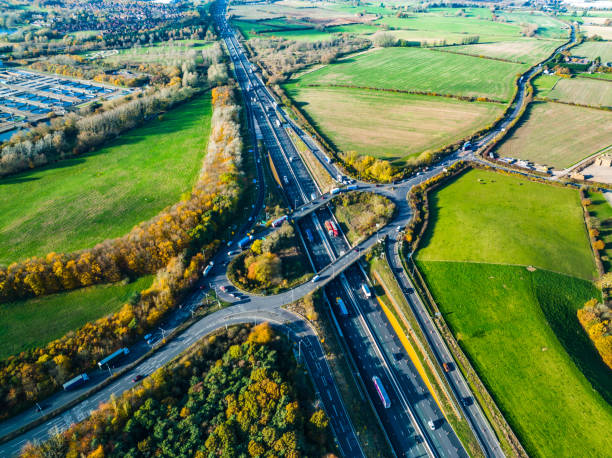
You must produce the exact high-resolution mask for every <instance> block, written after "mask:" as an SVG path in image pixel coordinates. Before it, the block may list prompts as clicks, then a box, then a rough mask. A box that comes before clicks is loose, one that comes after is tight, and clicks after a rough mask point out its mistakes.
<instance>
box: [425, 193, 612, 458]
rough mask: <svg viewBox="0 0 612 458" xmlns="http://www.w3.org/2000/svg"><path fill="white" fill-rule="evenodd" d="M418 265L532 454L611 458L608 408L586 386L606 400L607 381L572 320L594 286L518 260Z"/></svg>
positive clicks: (606, 374) (611, 411) (594, 294)
mask: <svg viewBox="0 0 612 458" xmlns="http://www.w3.org/2000/svg"><path fill="white" fill-rule="evenodd" d="M457 202H459V200H457ZM499 229H500V231H503V230H505V228H501V227H500V228H499ZM461 233H462V234H466V235H467V236H468V237H469V236H470V235H469V233H468V232H464V231H461ZM525 240H528V237H527V236H525ZM418 264H419V267H420V268H421V269H422V271H423V273H424V274H425V277H426V279H427V282H428V285H429V286H430V288H431V291H432V293H433V295H434V297H435V298H436V301H437V302H438V304H439V306H440V309H441V311H442V313H443V315H444V317H445V319H446V320H447V323H448V324H449V326H450V328H451V330H452V331H453V333H454V335H455V336H456V337H457V339H458V340H459V342H460V344H461V347H462V348H463V350H464V351H465V352H466V353H467V355H468V357H469V358H470V360H471V361H472V364H473V365H474V367H475V369H476V370H477V372H478V374H479V375H480V377H481V378H482V380H483V381H484V383H485V384H486V386H487V388H488V389H489V392H490V393H491V395H492V396H493V397H494V399H495V401H496V403H497V405H498V407H499V408H500V409H501V411H502V413H503V414H504V416H505V418H506V420H507V421H508V422H509V423H510V426H511V427H512V429H513V430H514V432H515V433H516V434H517V435H518V437H519V440H520V441H521V443H522V444H523V446H524V447H525V448H526V449H527V452H528V453H529V455H530V456H542V457H555V458H556V457H562V456H563V457H574V456H581V457H587V456H589V457H604V456H607V453H608V452H609V440H608V439H609V431H610V426H611V425H612V407H611V406H610V404H608V403H606V401H605V400H604V399H603V398H602V396H601V395H600V394H599V393H597V392H596V391H594V390H593V388H592V386H591V383H593V384H596V385H597V386H598V387H599V388H600V389H602V394H603V393H606V392H604V391H603V390H604V389H607V393H606V394H605V395H607V399H608V400H610V401H612V393H611V392H610V391H611V390H612V379H611V376H610V371H609V369H608V368H607V367H605V366H604V365H603V362H602V361H601V359H600V358H599V356H598V355H597V354H596V352H595V350H594V349H593V347H592V345H591V344H590V341H589V340H588V337H587V335H586V334H585V333H584V331H583V330H582V328H581V327H580V324H579V323H578V320H577V318H576V310H577V309H578V308H579V307H581V306H582V305H583V304H584V302H585V301H587V300H588V299H590V298H592V297H597V294H598V291H597V290H596V289H595V288H594V287H593V286H592V285H591V284H590V283H589V282H587V281H584V280H579V279H577V278H573V277H567V276H564V275H559V274H554V273H552V272H547V271H541V270H537V271H535V272H529V271H527V270H526V269H525V268H524V267H513V266H503V265H491V264H471V263H461V262H436V261H424V262H421V261H419V263H418ZM579 367H580V368H582V369H583V370H584V371H588V372H585V373H588V379H587V377H585V375H583V373H582V372H581V371H580V369H579ZM589 382H591V383H589ZM605 387H607V388H605Z"/></svg>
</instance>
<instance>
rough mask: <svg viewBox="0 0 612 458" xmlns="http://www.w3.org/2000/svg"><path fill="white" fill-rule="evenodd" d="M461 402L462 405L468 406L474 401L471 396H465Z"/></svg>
mask: <svg viewBox="0 0 612 458" xmlns="http://www.w3.org/2000/svg"><path fill="white" fill-rule="evenodd" d="M461 403H462V404H463V405H464V407H468V406H471V405H472V404H473V403H474V400H473V399H472V397H471V396H466V397H464V398H463V399H462V400H461Z"/></svg>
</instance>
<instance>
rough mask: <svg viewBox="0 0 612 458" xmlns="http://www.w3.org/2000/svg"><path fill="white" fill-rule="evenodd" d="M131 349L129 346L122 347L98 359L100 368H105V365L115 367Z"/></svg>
mask: <svg viewBox="0 0 612 458" xmlns="http://www.w3.org/2000/svg"><path fill="white" fill-rule="evenodd" d="M129 353H130V350H129V349H128V348H121V349H119V350H117V351H116V352H115V353H112V354H110V355H108V356H107V357H106V358H104V359H102V360H100V361H98V366H99V367H100V369H103V368H104V366H108V367H114V365H115V364H118V363H119V361H121V360H122V359H123V357H124V356H126V355H128V354H129Z"/></svg>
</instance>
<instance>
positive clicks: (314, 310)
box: [287, 290, 392, 458]
mask: <svg viewBox="0 0 612 458" xmlns="http://www.w3.org/2000/svg"><path fill="white" fill-rule="evenodd" d="M287 308H288V309H289V310H292V311H294V312H297V313H299V314H300V315H302V316H304V317H306V318H307V319H308V320H309V321H310V323H311V324H312V325H313V326H314V328H315V329H316V331H317V334H318V335H319V337H320V338H321V343H322V345H323V349H324V350H325V356H326V358H327V362H328V363H329V367H330V368H331V370H332V373H333V376H334V379H335V382H336V385H337V386H338V389H339V391H340V395H341V396H342V399H343V401H344V404H345V406H346V408H347V410H348V414H349V416H350V418H351V422H352V423H353V427H354V428H355V430H356V431H357V435H358V437H359V441H360V443H361V446H362V447H363V450H364V452H365V455H366V456H368V457H370V456H371V457H385V458H390V457H391V456H392V453H391V449H390V447H389V444H388V442H387V441H386V439H385V437H384V434H383V432H382V430H381V427H380V424H379V423H378V421H377V420H376V415H375V413H374V412H373V411H372V407H371V405H370V404H369V403H368V402H367V400H366V399H365V398H364V395H363V392H364V388H363V387H362V386H361V385H360V384H359V382H358V381H357V379H356V377H355V372H356V369H354V368H353V367H354V366H353V365H352V364H351V361H350V360H349V357H347V354H348V350H345V349H344V348H343V346H342V344H341V342H340V338H339V336H338V334H337V330H336V328H335V327H334V325H333V324H332V318H331V316H330V314H329V308H328V307H327V305H326V303H325V300H324V299H323V294H322V291H321V290H317V292H315V293H314V295H312V296H306V297H305V298H303V299H300V300H299V301H297V302H295V303H294V304H291V305H289V306H287Z"/></svg>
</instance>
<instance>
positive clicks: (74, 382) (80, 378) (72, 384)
mask: <svg viewBox="0 0 612 458" xmlns="http://www.w3.org/2000/svg"><path fill="white" fill-rule="evenodd" d="M88 380H89V377H88V376H87V374H80V375H77V376H76V377H74V378H72V379H70V380H68V381H67V382H66V383H64V384H63V385H62V386H63V387H64V390H66V391H68V390H74V389H76V388H78V387H80V386H81V385H83V384H85V383H86V382H87V381H88Z"/></svg>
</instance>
